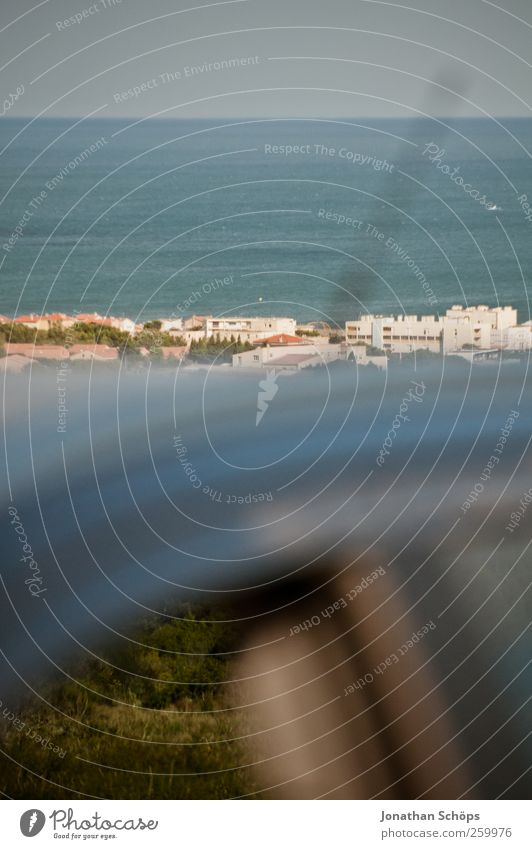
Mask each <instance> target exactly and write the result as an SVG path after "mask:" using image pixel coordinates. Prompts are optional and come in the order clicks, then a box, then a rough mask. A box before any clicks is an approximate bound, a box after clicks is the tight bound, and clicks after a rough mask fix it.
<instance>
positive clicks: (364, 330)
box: [345, 315, 442, 354]
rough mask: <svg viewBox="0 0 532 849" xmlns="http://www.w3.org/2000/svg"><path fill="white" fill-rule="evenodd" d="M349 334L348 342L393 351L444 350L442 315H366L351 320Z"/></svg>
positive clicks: (347, 328)
mask: <svg viewBox="0 0 532 849" xmlns="http://www.w3.org/2000/svg"><path fill="white" fill-rule="evenodd" d="M345 336H346V342H347V344H348V345H360V344H364V345H371V346H373V347H374V348H380V349H381V350H382V351H389V352H390V353H392V354H409V353H410V352H411V351H420V350H422V349H427V350H429V351H434V353H439V352H440V351H441V336H442V323H441V320H440V318H439V317H438V316H434V315H424V316H422V317H421V318H418V317H417V316H416V315H398V316H381V315H378V316H375V315H364V316H362V317H361V318H360V319H358V320H357V321H347V322H346V325H345Z"/></svg>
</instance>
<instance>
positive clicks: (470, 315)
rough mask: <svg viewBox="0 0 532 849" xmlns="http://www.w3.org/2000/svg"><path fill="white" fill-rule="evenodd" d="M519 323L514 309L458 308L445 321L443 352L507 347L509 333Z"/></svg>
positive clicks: (455, 307)
mask: <svg viewBox="0 0 532 849" xmlns="http://www.w3.org/2000/svg"><path fill="white" fill-rule="evenodd" d="M516 324H517V310H515V309H513V307H493V308H490V307H487V306H484V305H481V306H478V307H462V306H460V305H455V306H453V307H451V309H449V310H447V312H446V313H445V316H444V318H443V351H444V353H447V352H449V351H460V350H462V348H463V347H464V346H465V345H466V346H469V345H474V346H475V347H477V348H486V349H487V348H506V347H507V345H508V330H509V328H510V327H512V326H514V325H516Z"/></svg>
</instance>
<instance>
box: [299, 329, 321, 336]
mask: <svg viewBox="0 0 532 849" xmlns="http://www.w3.org/2000/svg"><path fill="white" fill-rule="evenodd" d="M320 335H321V334H320V331H319V330H301V329H299V328H298V329H297V330H296V336H320Z"/></svg>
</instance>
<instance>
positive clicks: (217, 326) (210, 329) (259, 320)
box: [202, 316, 297, 342]
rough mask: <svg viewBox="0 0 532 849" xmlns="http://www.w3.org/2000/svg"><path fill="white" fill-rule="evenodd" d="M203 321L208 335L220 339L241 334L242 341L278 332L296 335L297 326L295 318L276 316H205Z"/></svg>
mask: <svg viewBox="0 0 532 849" xmlns="http://www.w3.org/2000/svg"><path fill="white" fill-rule="evenodd" d="M202 322H203V324H202V326H203V331H204V335H205V336H206V337H209V336H219V337H220V339H227V338H230V337H231V336H234V337H235V339H236V338H238V337H239V336H240V340H241V341H242V342H255V341H256V340H257V339H260V338H261V337H267V336H272V335H274V334H277V333H286V334H288V335H291V336H295V332H296V326H297V325H296V321H295V319H294V318H284V317H280V318H279V317H274V316H270V317H264V316H252V317H251V318H244V317H241V316H223V317H222V318H214V317H213V316H204V317H203V318H202Z"/></svg>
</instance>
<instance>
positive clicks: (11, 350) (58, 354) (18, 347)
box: [5, 342, 68, 360]
mask: <svg viewBox="0 0 532 849" xmlns="http://www.w3.org/2000/svg"><path fill="white" fill-rule="evenodd" d="M5 348H6V354H8V355H11V354H22V355H23V356H26V357H35V358H38V359H41V360H67V359H68V348H63V346H62V345H34V344H33V342H8V343H7V344H6V346H5Z"/></svg>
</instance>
